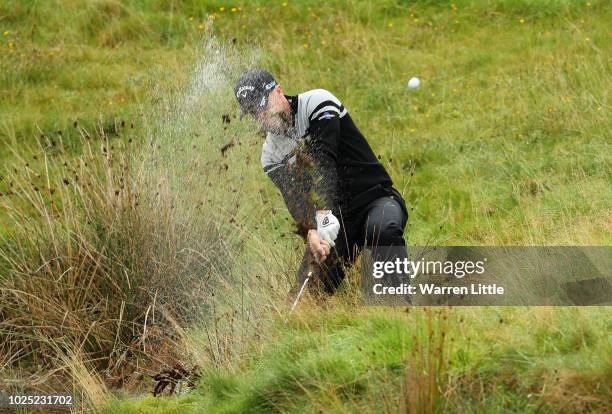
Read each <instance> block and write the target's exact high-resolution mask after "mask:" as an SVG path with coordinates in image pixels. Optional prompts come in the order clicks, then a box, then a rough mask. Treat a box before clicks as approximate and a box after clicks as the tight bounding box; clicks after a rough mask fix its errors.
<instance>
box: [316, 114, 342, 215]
mask: <svg viewBox="0 0 612 414" xmlns="http://www.w3.org/2000/svg"><path fill="white" fill-rule="evenodd" d="M328 108H329V109H327V110H325V111H323V112H318V113H317V112H315V113H313V114H312V115H311V118H312V119H310V129H309V132H310V137H311V144H310V145H311V152H312V156H313V160H314V162H315V168H316V172H317V176H316V177H315V180H314V183H313V184H314V193H315V205H316V209H317V210H332V211H333V212H334V213H335V214H338V211H337V207H338V202H339V199H338V174H337V171H336V169H337V163H338V144H339V142H338V141H339V139H340V117H339V115H340V113H339V111H338V109H337V108H335V107H328Z"/></svg>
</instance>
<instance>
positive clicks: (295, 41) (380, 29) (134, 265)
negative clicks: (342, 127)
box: [0, 0, 610, 412]
mask: <svg viewBox="0 0 612 414" xmlns="http://www.w3.org/2000/svg"><path fill="white" fill-rule="evenodd" d="M287 3H288V4H287V5H286V6H283V5H282V4H274V5H272V4H267V3H263V2H262V3H257V4H254V3H253V4H251V3H249V4H243V5H241V6H238V7H240V8H241V10H236V11H234V12H232V11H231V8H230V7H231V6H230V5H227V4H222V2H213V1H211V2H206V3H205V4H203V5H201V4H198V3H197V2H184V3H183V7H180V8H179V7H175V6H176V4H175V3H174V2H166V1H162V2H141V1H134V2H127V3H122V2H117V1H100V2H83V1H68V2H61V7H59V6H60V3H59V2H42V3H41V2H5V3H3V4H2V5H0V11H1V13H0V14H2V16H4V18H3V19H1V20H0V24H3V25H5V26H6V27H4V26H3V27H2V29H7V30H8V31H9V32H10V33H9V34H8V35H7V36H3V37H2V38H1V40H0V45H2V47H3V49H2V50H3V54H1V55H0V64H1V65H2V69H3V70H2V74H1V75H0V80H1V81H2V84H1V85H2V88H1V89H2V93H3V95H2V96H3V97H5V98H6V99H4V100H3V101H2V103H0V110H1V111H2V120H1V122H2V124H1V127H2V129H1V130H0V159H1V160H2V163H3V164H2V172H1V173H0V175H2V177H1V179H0V192H1V193H2V194H1V196H2V198H0V227H1V228H0V237H2V238H1V240H0V373H1V374H0V377H2V378H3V379H4V380H7V382H8V380H9V379H11V377H15V378H14V379H15V380H16V381H14V382H12V384H14V385H13V386H15V387H18V388H20V389H27V388H28V387H29V388H32V387H34V388H38V389H49V388H52V387H55V388H57V387H58V386H62V385H64V386H65V385H66V384H65V381H64V379H65V377H66V376H67V377H69V378H71V379H72V384H70V386H71V387H72V386H74V387H76V388H75V389H77V390H79V394H82V397H81V398H82V400H83V404H84V406H88V407H90V408H92V409H97V408H99V407H100V405H101V402H102V401H104V400H107V399H112V398H113V397H111V396H110V394H109V392H108V390H107V389H106V388H105V387H109V388H117V387H120V386H126V388H127V389H130V387H134V386H135V385H136V384H139V385H140V387H141V389H142V388H143V387H144V388H145V389H146V388H147V387H148V388H149V389H150V388H152V386H151V384H150V380H149V377H148V375H151V374H155V373H158V372H160V371H163V370H172V369H174V368H173V367H174V366H175V364H177V363H178V364H180V365H181V366H182V368H186V369H187V370H188V371H192V372H195V371H198V370H199V371H200V373H201V374H203V375H202V381H201V382H200V385H199V389H198V390H196V391H195V392H194V393H192V394H191V395H189V396H187V397H184V398H182V399H176V400H175V399H155V400H151V399H145V400H143V401H142V402H140V401H127V402H125V404H124V405H121V404H118V405H113V407H114V408H113V410H114V411H117V412H121V410H125V411H126V412H137V410H139V409H140V408H142V407H145V408H144V409H146V410H148V411H153V412H154V411H155V410H156V409H157V410H158V411H159V412H164V410H170V409H176V410H181V412H183V411H184V412H188V410H192V411H197V410H200V409H204V408H205V409H207V410H210V411H211V412H215V411H223V410H229V411H240V410H242V411H248V410H250V411H260V412H269V411H291V410H294V411H295V412H308V411H312V412H314V411H322V412H342V411H364V410H369V411H380V412H397V411H402V412H414V411H420V412H436V410H438V411H439V410H444V409H447V410H454V411H461V410H462V409H463V410H464V411H466V412H469V411H470V410H472V411H474V410H478V409H480V410H484V412H486V411H487V410H488V411H489V412H491V411H495V410H498V411H499V410H504V409H513V410H515V411H517V412H530V411H531V412H535V411H537V410H539V409H540V408H538V407H539V406H540V405H541V406H542V407H546V409H548V408H550V407H553V408H550V410H551V411H554V409H557V410H567V411H568V412H571V411H583V412H588V411H589V410H600V411H602V412H605V410H606V409H607V408H608V407H609V401H610V390H609V387H607V386H606V383H608V382H609V381H608V377H609V372H608V371H609V358H608V359H606V351H607V350H609V346H610V342H609V338H607V336H606V335H605V333H606V332H607V331H609V328H610V326H609V312H608V311H606V309H605V308H604V309H594V310H584V311H582V310H571V309H570V310H567V309H565V310H564V309H561V310H543V311H538V310H530V309H519V310H515V309H501V310H500V309H479V310H452V311H451V310H449V311H446V310H444V311H443V312H441V313H438V311H437V310H436V311H431V312H430V311H418V312H411V313H410V314H408V315H405V314H402V313H401V310H400V311H398V310H382V309H374V310H363V309H358V308H356V306H355V305H357V304H358V303H359V301H358V299H359V292H358V286H357V280H358V278H355V277H354V275H353V276H351V277H350V278H349V283H348V284H347V285H346V286H344V287H343V289H344V290H343V292H341V294H340V295H339V296H338V297H336V298H334V299H332V300H331V301H329V302H327V303H325V304H319V303H317V302H316V301H309V299H308V298H305V301H303V302H301V303H300V305H299V307H298V310H297V312H296V313H295V314H294V315H292V317H291V318H290V320H289V322H288V324H287V325H284V324H283V323H282V322H281V321H284V320H285V317H286V316H287V314H286V312H287V307H286V306H285V305H286V304H287V302H289V303H290V302H291V301H292V300H293V299H294V298H293V297H291V298H287V297H286V292H287V291H288V288H289V286H290V284H291V282H293V274H294V272H295V270H296V267H297V262H298V259H299V257H300V256H301V249H302V248H303V246H302V245H301V243H300V242H299V241H298V240H297V238H296V237H295V236H294V235H292V225H291V223H290V218H289V215H288V213H287V212H286V210H285V209H284V207H283V206H282V201H281V198H280V197H279V195H278V194H276V191H275V189H274V188H273V187H272V186H271V185H270V183H269V182H266V181H265V177H264V175H263V174H262V173H261V170H260V166H259V161H258V159H259V150H260V145H261V136H259V135H257V131H256V129H255V128H254V126H253V125H252V124H250V123H249V122H248V121H246V122H243V123H239V122H237V119H236V116H235V115H236V104H235V102H234V100H233V96H232V94H231V85H232V83H233V81H234V80H235V78H236V77H237V75H238V74H239V72H240V71H241V70H242V69H243V68H245V67H249V66H253V65H254V64H256V63H258V64H261V65H262V66H266V67H268V68H269V69H271V70H272V71H273V72H274V73H275V75H276V76H277V77H278V78H279V80H280V82H281V83H282V84H283V87H284V89H285V90H286V91H287V92H288V93H290V94H293V93H297V92H301V91H303V90H307V89H311V88H314V87H324V88H327V89H329V90H331V91H332V92H333V93H334V94H336V95H337V96H338V97H339V98H340V99H341V100H342V101H343V102H344V103H345V105H346V106H347V108H349V110H350V111H351V114H352V116H353V118H354V119H355V120H356V121H357V124H358V126H359V127H360V129H361V130H362V131H363V132H364V133H365V135H366V136H367V137H368V139H369V141H370V142H371V144H372V146H373V148H374V150H375V151H376V153H377V154H379V155H380V158H381V159H382V161H383V162H384V163H385V165H386V166H387V167H388V169H389V171H390V173H391V175H392V177H393V179H394V181H395V183H396V186H397V188H399V189H400V190H401V191H402V192H403V194H404V195H405V197H406V199H407V202H408V204H409V208H410V209H411V219H410V222H409V227H408V230H407V239H408V241H409V242H410V244H413V243H414V244H419V245H422V244H436V243H443V244H444V243H446V244H555V243H558V244H572V243H578V244H605V243H606V242H607V241H609V239H610V220H609V216H610V208H609V202H608V201H609V199H610V190H609V188H608V186H607V183H608V181H609V168H608V167H609V156H608V155H607V154H608V153H609V151H608V149H609V143H608V142H607V140H606V136H609V132H610V123H609V120H608V119H607V118H606V116H605V114H606V113H607V110H608V109H609V103H608V92H607V91H608V90H609V84H610V81H609V78H608V77H606V76H605V74H606V73H607V70H606V69H607V68H608V66H609V65H608V62H607V60H606V58H605V56H606V52H607V51H608V50H609V46H608V45H607V43H606V42H604V40H606V36H605V33H606V27H607V26H606V22H607V20H609V19H607V17H609V14H610V10H609V8H606V7H605V6H606V2H596V1H593V2H592V4H591V5H590V6H587V4H586V2H565V1H549V2H532V1H523V0H520V1H518V0H517V1H504V2H488V1H483V2H434V1H421V2H410V3H405V2H396V1H385V2H381V3H376V4H374V3H366V2H355V1H351V2H348V3H347V2H318V3H309V4H304V3H300V2H287ZM589 3H590V2H589ZM222 6H223V7H224V8H225V10H224V11H221V10H220V8H221V7H222ZM257 8H260V10H257ZM309 8H310V10H309ZM305 15H307V16H308V19H310V21H312V22H313V25H312V27H311V28H310V29H305V28H304V26H303V25H301V24H296V22H303V20H304V18H305ZM190 17H191V18H193V19H190ZM213 21H214V24H215V26H216V33H218V34H219V35H220V38H219V39H217V38H215V37H214V36H212V33H211V32H209V31H208V27H209V26H207V25H208V24H210V22H213ZM349 34H350V35H349ZM201 35H204V36H205V39H207V42H205V43H204V44H202V45H199V44H197V41H198V39H199V37H200V36H201ZM232 39H236V40H235V41H232ZM8 42H13V43H14V45H13V46H12V48H11V50H10V51H9V49H8ZM253 43H256V44H259V45H262V46H264V49H257V48H253V47H252V44H253ZM220 45H227V46H223V47H221V46H220ZM136 51H138V53H136ZM412 75H417V76H420V77H421V78H422V80H423V87H422V88H421V89H419V90H417V91H413V92H409V91H407V90H406V89H405V81H406V80H407V79H408V78H409V77H410V76H412ZM56 86H57V87H56ZM100 114H103V115H100ZM75 119H76V120H77V122H76V123H75ZM221 148H225V149H226V150H225V151H221ZM355 270H358V269H355ZM445 318H448V319H445ZM450 319H452V321H453V322H452V323H450V322H449V320H450ZM607 354H609V352H607ZM500 361H501V362H500ZM196 366H197V367H199V368H196V369H195V370H194V369H193V368H195V367H196ZM53 380H55V383H53ZM142 384H144V385H142ZM528 395H532V397H528ZM534 400H535V402H534ZM113 404H116V402H115V403H113ZM130 407H131V408H130ZM156 407H157V408H156ZM203 407H204V408H203ZM465 407H468V408H465Z"/></svg>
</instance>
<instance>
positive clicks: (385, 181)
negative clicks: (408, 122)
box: [261, 89, 393, 228]
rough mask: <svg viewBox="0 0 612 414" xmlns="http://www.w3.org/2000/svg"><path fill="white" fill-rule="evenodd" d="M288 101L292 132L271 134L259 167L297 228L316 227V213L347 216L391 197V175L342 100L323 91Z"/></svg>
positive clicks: (317, 90)
mask: <svg viewBox="0 0 612 414" xmlns="http://www.w3.org/2000/svg"><path fill="white" fill-rule="evenodd" d="M285 97H286V98H287V100H288V101H289V103H290V105H291V112H292V114H293V128H292V130H291V131H290V132H289V133H288V135H287V136H283V135H277V134H273V133H268V135H267V137H266V141H265V142H264V144H263V148H262V153H261V164H262V167H263V170H264V172H265V173H266V174H267V175H268V176H269V177H270V179H271V180H272V181H273V182H274V184H275V185H276V186H277V187H278V188H279V190H280V192H281V194H282V195H283V198H284V200H285V203H286V204H287V207H288V209H289V211H290V213H291V215H292V216H293V218H294V219H295V220H296V222H298V228H299V227H300V224H299V222H302V224H305V225H307V227H308V226H312V224H313V223H314V212H315V210H317V209H331V210H332V212H333V213H334V214H335V215H337V216H338V217H340V216H339V214H338V213H341V214H342V215H343V216H345V217H346V216H347V215H348V216H350V214H351V213H352V212H355V211H356V210H358V209H359V208H360V207H363V206H365V205H366V204H368V203H369V202H371V201H373V200H375V199H377V198H379V197H382V196H385V195H388V194H389V190H390V189H391V188H392V185H393V182H392V181H391V178H390V177H389V174H388V173H387V171H386V170H385V168H384V167H383V166H382V164H381V163H380V162H378V159H377V158H376V156H375V155H374V152H373V151H372V149H371V148H370V145H369V144H368V142H367V141H366V139H365V137H364V136H363V135H362V134H361V132H360V131H359V129H357V126H356V125H355V123H354V122H353V120H352V119H351V116H350V115H349V112H348V110H347V109H346V108H345V107H344V106H343V105H342V103H341V102H340V100H338V98H336V97H335V96H334V95H333V94H332V93H330V92H329V91H327V90H325V89H314V90H311V91H308V92H304V93H301V94H298V95H296V96H287V95H285ZM315 227H316V226H315Z"/></svg>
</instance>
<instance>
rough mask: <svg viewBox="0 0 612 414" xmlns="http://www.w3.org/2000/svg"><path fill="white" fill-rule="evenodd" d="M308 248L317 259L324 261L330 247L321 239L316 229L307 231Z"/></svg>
mask: <svg viewBox="0 0 612 414" xmlns="http://www.w3.org/2000/svg"><path fill="white" fill-rule="evenodd" d="M307 240H308V248H309V249H310V252H311V253H312V255H313V256H314V257H315V258H316V259H317V260H318V261H319V262H324V261H325V259H327V256H329V252H330V247H329V243H328V242H326V241H325V240H321V238H320V237H319V233H318V232H317V231H316V230H310V231H308V236H307Z"/></svg>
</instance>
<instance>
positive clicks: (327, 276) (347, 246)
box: [297, 189, 408, 294]
mask: <svg viewBox="0 0 612 414" xmlns="http://www.w3.org/2000/svg"><path fill="white" fill-rule="evenodd" d="M333 213H334V214H335V215H336V217H338V220H339V221H340V231H339V233H338V237H337V239H336V246H335V247H333V248H332V249H331V254H330V256H329V257H328V258H327V259H326V260H325V261H324V262H323V263H321V264H319V263H316V262H315V260H314V258H313V257H312V254H311V253H310V249H309V248H308V246H306V251H305V252H304V256H303V258H302V263H301V264H300V268H299V270H298V273H297V281H298V286H297V288H298V289H299V288H300V287H301V286H302V283H303V282H304V280H305V278H306V277H307V275H308V273H309V272H310V271H312V274H313V279H315V280H316V281H318V282H319V283H318V286H316V284H315V283H312V284H311V283H310V281H309V284H310V285H311V288H310V290H311V291H312V290H313V288H314V289H322V291H323V292H324V293H327V294H333V293H334V292H335V291H336V289H337V288H338V286H339V285H340V283H342V281H343V280H344V277H345V271H346V270H347V268H348V267H350V266H351V265H352V264H353V263H354V262H355V259H356V258H357V257H358V256H359V254H360V253H361V251H362V250H363V248H370V249H372V255H373V260H395V258H397V257H399V258H400V259H403V258H404V257H406V258H407V257H408V252H407V250H406V242H405V240H404V228H405V227H406V223H407V221H408V211H407V208H406V204H405V202H404V200H403V198H402V196H401V195H400V194H399V192H397V190H395V189H390V190H389V195H388V196H384V197H380V198H377V199H375V200H374V201H372V202H370V203H369V204H367V205H366V206H365V207H364V208H362V209H359V211H358V212H355V213H353V214H351V215H346V216H345V215H342V212H340V214H338V212H335V211H334V212H333ZM378 246H395V247H400V248H399V249H398V248H396V249H393V251H394V252H395V256H394V257H393V258H390V257H381V256H380V255H381V254H383V253H382V251H384V249H381V253H380V254H379V251H378V250H377V247H378ZM402 247H403V248H402ZM398 252H399V255H398Z"/></svg>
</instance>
